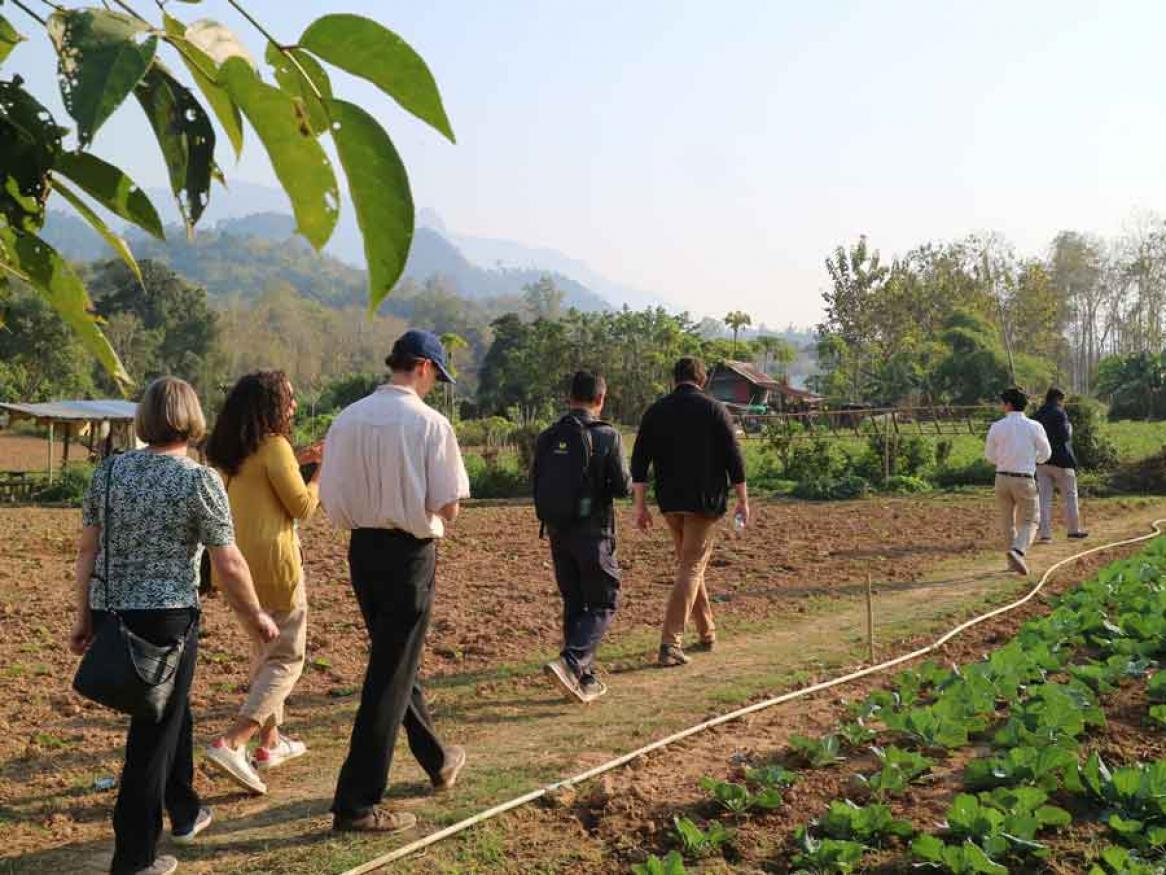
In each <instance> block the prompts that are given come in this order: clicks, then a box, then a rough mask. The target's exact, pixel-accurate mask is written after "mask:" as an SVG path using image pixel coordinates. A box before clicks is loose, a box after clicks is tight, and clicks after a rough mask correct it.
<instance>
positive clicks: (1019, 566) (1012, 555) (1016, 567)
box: [1008, 550, 1028, 576]
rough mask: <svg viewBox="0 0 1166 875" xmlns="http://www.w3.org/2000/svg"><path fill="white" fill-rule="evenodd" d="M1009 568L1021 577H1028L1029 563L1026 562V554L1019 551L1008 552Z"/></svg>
mask: <svg viewBox="0 0 1166 875" xmlns="http://www.w3.org/2000/svg"><path fill="white" fill-rule="evenodd" d="M1008 567H1009V568H1011V569H1012V570H1013V571H1015V572H1016V573H1017V574H1019V575H1022V576H1027V575H1028V563H1027V562H1025V561H1024V554H1023V553H1021V552H1020V551H1019V550H1009V551H1008Z"/></svg>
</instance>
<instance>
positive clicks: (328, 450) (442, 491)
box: [320, 330, 470, 833]
mask: <svg viewBox="0 0 1166 875" xmlns="http://www.w3.org/2000/svg"><path fill="white" fill-rule="evenodd" d="M385 361H386V364H388V366H389V369H390V370H391V371H392V377H391V379H390V380H389V382H388V383H387V384H385V385H384V386H381V387H380V388H379V389H377V390H376V391H375V392H374V393H373V394H372V395H369V396H368V397H367V398H363V399H361V400H360V401H357V402H356V403H355V404H352V405H350V406H349V407H346V408H345V409H344V410H343V411H341V413H340V415H339V416H337V417H336V420H335V421H334V422H333V423H332V427H331V428H330V429H329V430H328V436H327V438H326V439H325V441H324V467H323V470H322V471H321V472H320V501H321V503H322V504H323V505H324V509H325V510H326V511H327V513H328V516H329V517H330V518H331V520H332V522H333V523H335V524H336V525H337V526H339V527H340V528H344V529H349V530H350V531H351V533H352V535H351V540H350V541H349V546H348V568H349V572H350V574H351V576H352V589H353V591H354V592H355V593H356V600H357V602H358V603H359V604H360V612H361V614H363V615H364V623H365V626H366V627H367V629H368V635H369V642H370V647H369V656H368V670H367V673H366V674H365V677H364V687H363V688H362V690H361V693H360V707H359V709H358V710H357V712H356V722H355V723H354V725H353V727H352V740H351V741H350V742H349V749H348V757H347V759H345V761H344V766H343V767H342V768H341V770H340V778H339V780H338V781H337V784H336V795H335V798H334V799H333V802H332V816H333V820H332V827H333V829H336V830H339V831H344V832H382V833H383V832H397V831H400V830H404V829H409V828H410V827H412V826H414V825H415V824H416V822H417V818H416V817H414V816H413V815H412V814H410V813H409V812H407V811H386V810H384V809H381V808H378V807H377V806H378V805H379V804H380V802H381V798H382V797H383V796H384V793H385V788H386V787H387V785H388V780H389V767H390V765H391V764H392V760H393V746H394V745H395V743H396V741H397V734H398V732H399V731H400V729H401V724H402V723H404V725H405V732H406V734H407V736H408V739H409V750H410V751H411V752H412V754H413V756H415V757H416V758H417V761H418V762H419V763H420V764H421V767H422V768H423V769H424V770H425V773H426V774H427V775H428V776H429V780H430V781H431V782H432V784H433V786H434V788H435V789H436V790H445V789H448V788H449V787H452V786H453V784H454V782H455V781H456V780H457V775H458V772H459V771H460V770H461V768H462V766H463V765H465V761H466V752H465V751H464V750H463V749H462V748H460V747H455V746H448V745H444V744H442V742H441V740H440V739H439V738H438V737H437V732H436V731H435V730H434V728H433V720H432V718H431V717H430V716H429V709H428V708H427V706H426V704H425V694H424V693H423V692H422V690H421V685H420V684H419V683H418V682H417V670H418V667H419V666H420V663H421V651H422V649H423V648H424V646H425V630H426V629H427V628H428V626H429V612H430V609H431V608H432V606H433V587H434V580H435V576H436V569H437V541H438V539H439V538H441V537H442V535H443V534H444V533H445V525H446V523H451V522H453V521H454V519H455V518H456V517H457V515H458V508H459V502H460V501H461V499H463V498H468V497H469V494H470V482H469V478H468V477H467V476H466V469H465V465H464V464H463V463H462V456H461V451H460V450H459V449H458V444H457V438H456V436H455V435H454V431H453V427H452V426H451V425H450V424H449V420H447V419H446V418H445V417H444V416H442V415H441V414H440V413H438V412H437V411H436V410H434V409H433V408H432V407H428V406H427V405H426V404H425V402H424V401H423V400H422V399H423V398H424V397H425V396H426V395H428V394H429V392H430V391H431V390H432V389H433V387H434V385H435V384H436V383H437V382H438V381H439V380H440V381H442V382H446V383H452V382H453V380H452V379H451V377H450V375H449V372H448V371H447V370H446V365H445V351H444V350H443V349H442V346H441V341H439V340H438V339H437V337H436V336H435V335H433V334H431V333H430V332H428V331H417V330H411V331H407V332H405V333H404V334H403V335H401V337H399V338H398V339H397V342H396V343H395V344H394V345H393V351H392V353H391V354H390V355H389V357H388V358H387V359H386V360H385Z"/></svg>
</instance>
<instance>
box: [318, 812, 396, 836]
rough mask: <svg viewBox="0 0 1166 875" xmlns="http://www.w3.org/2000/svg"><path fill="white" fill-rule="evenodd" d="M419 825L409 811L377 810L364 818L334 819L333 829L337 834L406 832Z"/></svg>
mask: <svg viewBox="0 0 1166 875" xmlns="http://www.w3.org/2000/svg"><path fill="white" fill-rule="evenodd" d="M416 825H417V818H416V817H414V816H413V815H412V814H410V813H409V812H408V811H386V810H384V809H383V808H376V809H374V810H372V811H370V812H369V813H368V814H366V815H364V817H340V816H336V817H334V818H332V829H333V830H334V831H336V832H386V833H394V832H405V830H409V829H412V828H413V827H415V826H416Z"/></svg>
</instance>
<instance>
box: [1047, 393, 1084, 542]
mask: <svg viewBox="0 0 1166 875" xmlns="http://www.w3.org/2000/svg"><path fill="white" fill-rule="evenodd" d="M1033 419H1035V420H1036V421H1037V422H1039V423H1040V424H1041V425H1043V426H1044V429H1045V434H1046V435H1048V438H1049V444H1050V446H1052V448H1053V454H1052V456H1050V457H1049V460H1048V461H1047V462H1045V463H1044V464H1043V465H1037V468H1036V486H1037V492H1038V493H1039V494H1040V533H1039V535H1038V537H1037V543H1038V544H1051V543H1052V541H1053V492H1054V491H1058V492H1060V493H1061V497H1062V498H1063V499H1064V501H1065V518H1066V522H1067V523H1068V528H1069V537H1070V538H1084V537H1087V536H1088V534H1089V533H1088V532H1085V531H1083V530H1082V529H1081V512H1080V509H1079V508H1078V503H1077V456H1076V455H1075V454H1074V453H1073V425H1072V423H1070V422H1069V414H1068V413H1066V412H1065V393H1064V392H1062V391H1061V390H1060V389H1057V388H1055V387H1054V388H1052V389H1049V391H1048V393H1047V394H1046V395H1045V404H1044V407H1042V408H1041V409H1040V410H1038V411H1037V413H1036V416H1034V417H1033Z"/></svg>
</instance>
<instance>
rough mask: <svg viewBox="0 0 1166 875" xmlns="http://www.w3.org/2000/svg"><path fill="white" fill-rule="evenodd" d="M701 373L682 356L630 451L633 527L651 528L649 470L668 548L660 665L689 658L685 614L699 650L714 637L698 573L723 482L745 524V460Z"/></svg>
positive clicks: (720, 512)
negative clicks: (671, 563)
mask: <svg viewBox="0 0 1166 875" xmlns="http://www.w3.org/2000/svg"><path fill="white" fill-rule="evenodd" d="M705 379H706V374H705V369H704V365H703V363H702V362H701V361H700V359H696V358H688V357H686V358H682V359H680V361H678V362H677V363H676V367H675V368H674V370H673V380H674V382H675V386H676V388H675V389H674V390H673V391H672V393H671V394H670V395H666V396H665V397H663V398H661V399H660V400H659V401H657V402H656V403H655V404H653V405H652V406H651V407H649V408H648V410H647V412H646V413H645V414H644V417H643V419H642V420H641V421H640V430H639V433H638V434H637V435H636V446H635V449H634V450H633V452H632V490H633V494H634V496H635V508H636V524H637V525H638V526H639V527H640V528H641V529H642V530H644V531H647V530H648V529H650V528H651V527H652V514H651V512H650V511H649V510H648V505H647V492H648V469H649V468H651V469H653V471H654V473H655V485H656V501H657V503H658V504H659V505H660V511H661V512H662V513H663V514H664V519H665V520H666V521H667V523H668V528H669V530H670V531H671V532H672V540H673V542H674V544H675V546H676V558H677V569H676V582H675V584H674V585H673V587H672V594H671V596H669V599H668V608H667V610H666V612H665V615H664V629H663V634H662V636H661V641H660V655H659V663H660V665H661V666H676V665H685V664H686V663H688V662H689V658H688V656H686V655H685V653H684V650H683V648H682V646H681V640H682V639H681V636H682V635H683V633H684V627H685V625H686V624H687V623H688V618H689V616H690V615H692V616H693V619H694V620H695V622H696V630H697V633H698V634H699V635H700V648H701V649H703V650H711V649H712V647H713V644H714V642H715V640H716V626H715V625H714V623H713V611H712V605H711V603H710V602H709V597H708V590H707V589H706V588H705V583H704V572H705V568H706V567H707V566H708V562H709V556H710V555H711V553H712V548H713V540H714V533H715V531H716V523H717V521H718V520H719V519H720V518H721V517H722V516H724V514H725V510H726V508H727V506H728V491H729V485H730V484H732V485H733V488H734V489H735V491H736V493H737V507H736V516H737V518H738V519H739V521H740V523H739V525H741V526H744V525H746V524H747V523H748V522H749V496H748V492H747V489H746V486H745V463H744V460H743V459H742V457H741V448H740V447H739V446H737V438H736V435H735V433H734V428H733V419H732V417H731V416H729V412H728V410H726V409H725V407H724V405H723V404H721V403H720V402H719V401H716V400H715V399H713V398H710V397H709V396H708V395H706V394H705V393H704V390H703V387H704V384H705Z"/></svg>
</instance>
